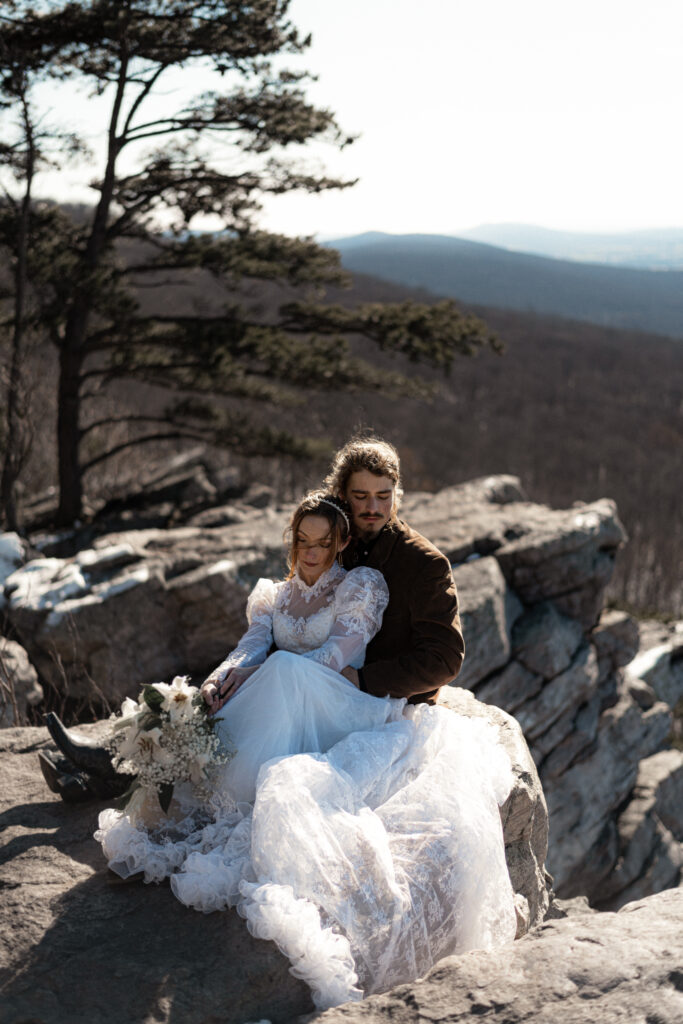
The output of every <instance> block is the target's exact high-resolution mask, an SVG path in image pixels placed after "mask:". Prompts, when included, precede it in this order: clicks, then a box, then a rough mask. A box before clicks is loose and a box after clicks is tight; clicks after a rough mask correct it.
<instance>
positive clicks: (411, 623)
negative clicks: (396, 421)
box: [324, 438, 465, 704]
mask: <svg viewBox="0 0 683 1024" xmlns="http://www.w3.org/2000/svg"><path fill="white" fill-rule="evenodd" d="M324 486H325V488H326V489H327V490H328V491H329V492H332V493H336V494H338V495H339V496H340V497H342V498H345V499H346V501H347V502H348V503H349V505H350V506H351V513H352V529H353V540H352V542H351V544H350V545H349V546H348V547H347V548H346V550H345V551H344V555H343V558H344V566H345V568H347V569H352V568H354V566H357V565H367V566H370V567H371V568H373V569H378V570H379V571H380V572H381V573H382V574H383V576H384V578H385V580H386V582H387V586H388V587H389V604H388V606H387V609H386V611H385V613H384V618H383V620H382V628H381V629H380V631H379V633H378V634H377V635H376V636H375V637H374V639H373V640H371V641H370V643H369V645H368V648H367V652H366V656H365V664H364V666H363V668H362V669H359V670H358V671H356V669H353V668H347V669H344V672H343V674H344V675H345V676H346V677H347V678H348V679H350V680H351V682H353V683H355V685H356V686H358V687H360V689H361V690H363V691H365V692H366V693H371V694H373V695H374V696H376V697H385V696H387V694H388V695H389V696H391V697H407V698H408V701H409V703H411V704H415V703H419V702H424V701H426V702H427V703H429V704H434V703H436V700H437V698H438V694H439V689H440V687H442V686H444V685H446V684H448V683H450V682H452V681H453V679H454V678H455V677H456V676H457V674H458V672H459V671H460V668H461V666H462V662H463V658H464V655H465V645H464V641H463V636H462V630H461V627H460V617H459V615H458V597H457V593H456V589H455V583H454V581H453V574H452V572H451V566H450V562H449V561H448V559H447V558H446V556H445V555H443V554H442V553H441V552H440V551H439V550H438V548H436V547H434V545H433V544H431V543H430V542H429V541H428V540H426V538H425V537H423V536H421V534H419V533H418V532H417V531H416V530H413V529H411V527H410V526H408V524H407V523H405V522H403V521H402V520H400V519H398V518H397V511H398V507H399V504H400V501H401V496H402V494H403V491H402V489H401V475H400V464H399V458H398V453H397V452H396V449H395V448H394V447H393V445H391V444H389V443H388V442H386V441H382V440H380V439H378V438H371V439H367V440H365V439H363V440H352V441H349V442H348V443H347V444H345V445H344V447H343V448H341V449H340V450H339V451H338V452H337V454H336V455H335V457H334V459H333V462H332V468H331V470H330V473H329V475H328V476H327V478H326V480H325V484H324Z"/></svg>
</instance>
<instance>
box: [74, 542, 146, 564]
mask: <svg viewBox="0 0 683 1024" xmlns="http://www.w3.org/2000/svg"><path fill="white" fill-rule="evenodd" d="M136 558H139V555H138V553H137V551H136V550H135V548H134V547H133V545H132V544H126V543H121V544H112V545H111V546H110V547H106V548H88V549H87V550H86V551H81V552H79V554H78V555H76V562H77V563H78V564H79V565H80V566H81V567H82V568H84V569H93V568H97V569H99V568H106V567H107V566H110V565H112V564H116V563H117V562H124V561H125V562H128V561H132V560H134V559H136Z"/></svg>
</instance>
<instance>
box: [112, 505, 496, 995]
mask: <svg viewBox="0 0 683 1024" xmlns="http://www.w3.org/2000/svg"><path fill="white" fill-rule="evenodd" d="M349 538H350V523H349V517H348V513H347V510H346V508H345V507H344V503H343V502H342V501H341V500H340V499H339V498H337V497H335V496H334V495H327V494H324V493H323V492H314V493H312V494H310V495H308V496H307V497H306V498H304V500H303V501H302V502H301V503H300V505H299V506H298V508H297V509H296V511H295V512H294V514H293V516H292V520H291V537H290V550H289V564H290V573H289V576H288V577H287V579H285V580H281V581H279V582H273V581H271V580H265V579H261V580H259V581H258V583H257V584H256V586H255V588H254V590H253V591H252V593H251V596H250V598H249V602H248V605H247V619H248V623H249V628H248V630H247V632H246V633H245V634H244V636H243V637H242V639H241V640H240V642H239V644H238V646H237V647H236V648H235V650H234V651H232V652H231V654H230V655H229V656H228V657H227V658H226V660H225V661H224V662H223V663H222V664H221V665H219V666H218V668H217V669H215V670H214V671H213V672H212V673H211V675H210V676H209V677H208V679H207V680H206V682H205V683H204V684H203V686H202V693H203V695H204V699H205V700H206V701H207V703H208V704H209V706H210V709H211V711H212V712H213V713H214V715H215V718H216V732H217V734H218V736H219V737H220V739H221V740H222V742H223V743H224V744H225V745H226V746H227V747H228V748H231V749H232V750H234V751H236V753H235V755H234V757H233V758H232V760H230V761H229V762H228V763H227V764H226V765H225V766H224V767H223V768H222V769H220V771H219V774H218V780H217V784H216V786H215V791H214V793H213V795H212V796H211V798H210V800H209V801H208V803H207V804H205V805H203V806H198V803H197V799H196V797H192V796H191V795H190V793H189V790H188V791H186V792H184V791H183V789H182V786H179V787H177V789H176V796H175V797H174V804H175V807H174V814H173V820H170V819H169V820H166V821H162V822H160V823H159V822H157V823H156V826H153V827H147V828H145V827H144V826H143V825H142V824H141V823H140V822H139V821H136V820H131V818H130V817H128V816H127V815H126V814H125V813H122V812H118V811H115V810H113V809H107V810H105V811H104V812H103V813H102V814H101V815H100V819H99V829H98V831H97V832H96V833H95V837H96V839H98V840H99V842H100V843H101V844H102V847H103V850H104V853H105V856H106V857H107V859H108V862H109V866H110V867H111V868H112V869H113V870H114V871H116V872H118V873H119V874H120V875H122V876H123V877H127V876H129V875H131V874H134V873H136V872H139V871H144V873H145V881H148V882H151V881H161V880H162V879H163V878H164V877H168V876H170V881H171V888H172V890H173V892H174V894H175V895H176V896H177V897H178V899H180V900H181V901H182V902H183V903H184V904H186V905H187V906H189V907H194V908H195V909H197V910H201V911H203V912H205V913H208V912H211V911H214V910H219V909H225V908H226V907H233V906H235V907H237V909H238V911H239V913H240V914H241V915H242V916H243V917H245V918H246V920H247V926H248V928H249V930H250V931H251V932H252V934H253V935H255V936H256V937H258V938H264V939H271V940H273V941H275V942H276V943H277V945H278V946H279V948H280V949H281V950H282V952H283V953H284V954H285V955H286V956H287V957H288V958H289V959H290V961H291V964H292V967H291V971H292V973H293V974H294V975H295V976H297V977H300V978H303V979H304V980H305V981H306V982H307V983H308V984H309V986H310V987H311V990H312V995H313V999H314V1002H315V1004H316V1006H317V1007H318V1009H325V1008H327V1007H330V1006H335V1005H338V1004H339V1003H342V1002H346V1001H348V1000H356V999H361V998H363V997H364V996H366V995H369V994H371V993H374V992H382V991H386V990H387V989H388V988H390V987H392V986H393V985H396V984H398V983H400V982H407V981H411V980H414V979H415V978H417V977H420V976H421V975H423V974H424V973H425V972H426V971H427V970H428V969H429V968H430V967H431V966H432V965H433V964H434V963H435V962H436V961H437V960H438V959H440V958H441V957H443V956H446V955H448V954H451V953H456V952H457V953H459V952H465V951H466V950H469V949H474V948H490V947H492V946H495V945H499V944H502V943H505V942H508V941H511V940H512V939H514V936H515V926H516V919H515V911H514V903H513V892H512V887H511V885H510V880H509V876H508V872H507V866H506V862H505V850H504V845H503V836H502V828H501V823H500V815H499V805H501V804H502V803H503V802H504V800H505V798H506V797H507V795H508V793H509V790H510V787H511V783H512V775H511V768H510V762H509V759H508V758H507V755H506V754H505V752H504V750H503V748H502V747H501V745H500V744H499V743H498V740H497V734H496V731H495V729H494V728H493V727H492V726H490V725H488V724H487V723H485V722H483V721H482V720H477V719H468V718H465V717H462V716H459V715H456V714H454V713H453V712H451V711H448V710H447V709H445V708H440V707H433V706H430V705H427V704H417V705H406V702H405V700H404V699H394V698H391V697H383V698H379V697H374V696H372V695H370V694H367V693H363V692H361V691H360V690H359V689H357V688H356V687H355V686H354V684H353V683H352V682H350V681H348V680H347V679H346V678H345V677H344V676H342V675H341V670H342V669H343V668H345V667H346V666H349V665H350V666H352V667H355V668H358V667H360V666H362V664H363V658H364V653H365V647H366V645H367V644H368V642H369V641H370V640H371V639H372V637H373V636H374V635H375V634H376V633H377V631H378V630H379V628H380V625H381V620H382V614H383V611H384V609H385V607H386V604H387V601H388V598H389V595H388V590H387V587H386V584H385V582H384V579H383V577H382V575H381V573H379V572H378V571H377V570H374V569H370V568H368V567H365V566H361V567H358V568H355V569H352V570H350V571H349V572H346V571H345V570H344V569H343V568H342V567H341V565H340V564H339V561H338V557H339V556H340V554H341V552H342V550H343V549H344V547H345V546H346V544H347V543H348V541H349ZM273 642H274V643H275V646H276V647H277V650H276V651H275V653H273V654H270V655H269V653H268V652H269V651H270V649H271V647H272V645H273Z"/></svg>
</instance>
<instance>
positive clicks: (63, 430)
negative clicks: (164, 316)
mask: <svg viewBox="0 0 683 1024" xmlns="http://www.w3.org/2000/svg"><path fill="white" fill-rule="evenodd" d="M78 319H80V320H83V321H84V322H83V323H82V325H79V324H72V325H71V328H72V329H71V332H70V335H71V339H74V335H76V336H78V335H82V333H84V332H85V318H84V317H79V318H78ZM79 326H80V327H81V330H78V327H79ZM82 362H83V359H82V355H81V349H80V347H79V346H78V345H73V344H71V345H68V344H66V339H65V340H64V343H63V344H62V346H61V348H60V353H59V390H58V396H59V397H58V412H57V449H58V455H57V458H58V464H59V508H58V509H57V525H58V526H68V525H70V524H71V523H73V522H74V520H75V519H79V518H80V516H81V514H82V508H83V484H82V480H81V467H80V461H79V443H80V422H79V418H80V417H79V414H80V404H81V394H80V389H81V367H82Z"/></svg>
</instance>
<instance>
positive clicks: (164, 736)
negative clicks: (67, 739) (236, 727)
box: [109, 676, 234, 817]
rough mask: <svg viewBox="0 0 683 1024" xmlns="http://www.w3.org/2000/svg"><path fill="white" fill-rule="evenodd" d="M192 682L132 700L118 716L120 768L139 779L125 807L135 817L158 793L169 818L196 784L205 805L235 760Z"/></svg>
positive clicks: (151, 689) (115, 746) (156, 686)
mask: <svg viewBox="0 0 683 1024" xmlns="http://www.w3.org/2000/svg"><path fill="white" fill-rule="evenodd" d="M187 680H188V677H187V676H176V677H175V679H174V680H173V681H172V682H171V683H170V684H169V683H150V684H148V685H147V686H144V687H143V689H142V691H141V693H140V695H139V697H138V700H137V702H136V701H134V700H132V699H131V698H130V697H126V699H125V700H124V702H123V704H122V705H121V715H120V716H117V715H113V716H112V719H113V732H112V735H111V737H110V740H109V746H110V749H111V750H112V754H113V761H114V764H115V766H116V767H117V768H118V769H120V770H122V771H124V772H128V773H130V774H131V775H134V776H135V779H134V781H133V782H132V784H131V786H130V788H129V789H128V790H127V791H126V793H124V794H123V796H122V797H121V799H120V803H119V806H120V808H121V809H123V808H126V810H127V812H128V814H129V815H130V816H131V817H134V816H136V813H137V812H138V811H139V810H140V809H141V807H142V806H143V804H144V803H145V801H147V799H148V797H149V796H150V794H154V793H155V792H156V795H157V797H158V801H159V805H160V807H161V810H162V811H163V812H164V814H166V812H167V811H168V809H169V807H170V804H171V800H172V799H173V790H174V788H175V786H176V784H177V783H179V782H190V783H191V785H192V788H193V790H194V792H195V794H196V796H197V797H198V798H199V799H200V800H206V799H208V797H209V796H210V788H209V786H208V785H207V783H208V782H209V780H210V778H211V776H212V774H213V772H214V771H215V769H217V768H218V767H220V766H221V765H224V764H227V762H228V761H230V760H231V759H232V757H234V751H230V750H228V749H226V748H225V747H224V746H223V745H222V744H221V743H220V741H219V739H218V737H217V736H216V735H215V733H214V721H213V719H212V718H210V717H209V714H208V708H207V705H206V703H205V701H204V699H203V698H202V696H201V694H200V693H199V691H198V690H197V688H196V687H194V686H190V685H188V681H187Z"/></svg>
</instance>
